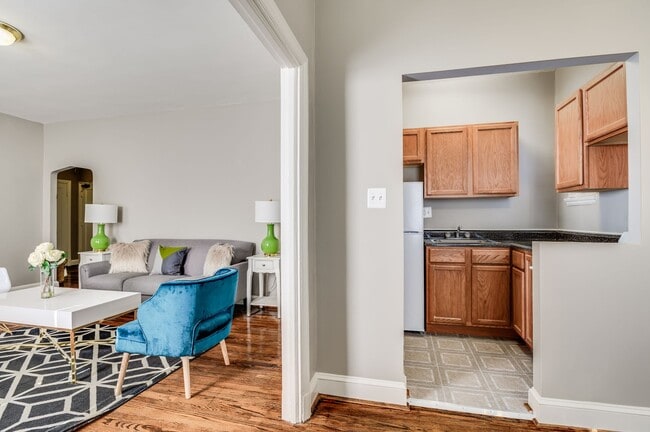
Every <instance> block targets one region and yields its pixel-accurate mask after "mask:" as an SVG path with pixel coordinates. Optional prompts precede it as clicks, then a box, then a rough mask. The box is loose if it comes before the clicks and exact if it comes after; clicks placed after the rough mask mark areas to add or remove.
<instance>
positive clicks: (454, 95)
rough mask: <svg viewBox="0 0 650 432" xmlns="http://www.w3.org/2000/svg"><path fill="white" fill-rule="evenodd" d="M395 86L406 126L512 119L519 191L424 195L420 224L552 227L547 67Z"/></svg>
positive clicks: (550, 80)
mask: <svg viewBox="0 0 650 432" xmlns="http://www.w3.org/2000/svg"><path fill="white" fill-rule="evenodd" d="M402 89H403V99H402V103H403V119H404V127H405V128H416V127H430V126H448V125H460V124H470V123H492V122H504V121H518V122H519V195H518V196H516V197H512V198H475V199H431V200H425V206H430V207H431V210H432V217H431V218H430V219H425V220H424V226H425V229H451V228H456V226H458V225H461V226H462V227H463V228H467V229H517V228H555V227H556V210H555V206H556V203H555V200H556V193H555V180H554V178H555V177H554V175H555V174H554V172H555V171H554V170H555V165H554V164H555V159H554V154H555V148H554V126H553V125H554V113H553V106H554V74H553V72H526V73H510V74H496V75H483V76H472V77H463V78H452V79H440V80H431V81H419V82H407V83H404V84H403V85H402ZM410 170H412V168H411V169H410ZM411 172H412V171H411Z"/></svg>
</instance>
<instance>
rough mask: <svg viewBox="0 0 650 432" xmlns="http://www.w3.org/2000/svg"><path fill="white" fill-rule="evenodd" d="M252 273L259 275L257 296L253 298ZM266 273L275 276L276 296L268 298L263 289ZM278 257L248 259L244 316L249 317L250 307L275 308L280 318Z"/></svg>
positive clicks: (263, 256) (250, 257) (256, 256)
mask: <svg viewBox="0 0 650 432" xmlns="http://www.w3.org/2000/svg"><path fill="white" fill-rule="evenodd" d="M253 272H255V273H259V275H258V276H259V286H258V296H257V297H255V298H253ZM267 273H273V274H275V282H276V285H277V287H276V290H275V292H276V295H275V296H269V295H267V294H266V293H265V289H264V276H265V275H266V274H267ZM280 286H281V285H280V255H273V256H267V255H253V256H249V257H248V271H247V272H246V316H250V315H251V305H252V306H277V307H278V318H280V299H281V297H280Z"/></svg>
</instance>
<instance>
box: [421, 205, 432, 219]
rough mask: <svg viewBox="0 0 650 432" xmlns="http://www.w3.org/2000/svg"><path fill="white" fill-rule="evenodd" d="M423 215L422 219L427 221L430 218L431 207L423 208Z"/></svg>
mask: <svg viewBox="0 0 650 432" xmlns="http://www.w3.org/2000/svg"><path fill="white" fill-rule="evenodd" d="M423 213H424V214H423V215H422V217H423V218H425V219H429V218H430V217H431V207H425V208H424V212H423Z"/></svg>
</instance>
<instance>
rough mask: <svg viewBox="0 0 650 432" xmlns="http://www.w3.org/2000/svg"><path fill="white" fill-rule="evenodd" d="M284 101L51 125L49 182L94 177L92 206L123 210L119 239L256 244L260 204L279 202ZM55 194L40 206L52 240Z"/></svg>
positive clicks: (114, 230)
mask: <svg viewBox="0 0 650 432" xmlns="http://www.w3.org/2000/svg"><path fill="white" fill-rule="evenodd" d="M279 123H280V113H279V101H271V102H266V103H259V104H243V105H233V106H226V107H220V108H206V109H193V110H181V111H173V112H164V113H157V114H149V115H139V116H129V117H119V118H113V119H103V120H88V121H76V122H66V123H56V124H48V125H46V126H45V165H44V171H43V172H44V174H45V176H46V179H47V177H48V176H50V173H51V172H53V171H55V170H58V169H61V168H64V167H67V166H70V165H72V166H78V167H82V168H88V169H91V170H92V171H93V175H94V182H93V187H94V201H95V202H97V203H111V204H117V205H119V206H120V207H121V220H120V223H118V224H114V225H108V226H107V231H108V233H107V234H108V235H109V236H110V237H111V238H113V239H116V240H118V241H132V240H134V239H138V238H152V237H177V238H232V239H239V240H249V241H253V242H256V243H259V241H260V240H261V239H262V238H263V237H264V234H265V227H264V226H263V225H262V224H257V223H255V219H254V201H255V200H263V199H270V198H273V199H279V198H280V154H279V153H280V144H279V143H280V131H279ZM50 198H51V197H50V193H49V189H48V190H47V191H46V194H45V198H44V203H45V206H46V208H45V211H44V216H43V220H44V231H45V232H46V234H45V235H46V237H47V236H48V235H49V221H50V212H51V210H50Z"/></svg>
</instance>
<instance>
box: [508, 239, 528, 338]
mask: <svg viewBox="0 0 650 432" xmlns="http://www.w3.org/2000/svg"><path fill="white" fill-rule="evenodd" d="M515 252H516V251H513V252H512V253H513V254H514V253H515ZM522 255H523V254H522ZM510 275H511V277H512V283H511V285H512V328H513V330H514V331H515V332H517V334H518V335H519V336H520V337H521V338H522V339H523V337H524V336H523V335H524V310H525V307H526V306H525V300H524V299H525V297H524V289H525V287H524V271H523V270H521V269H518V268H516V267H514V266H513V267H512V270H511V273H510Z"/></svg>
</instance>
